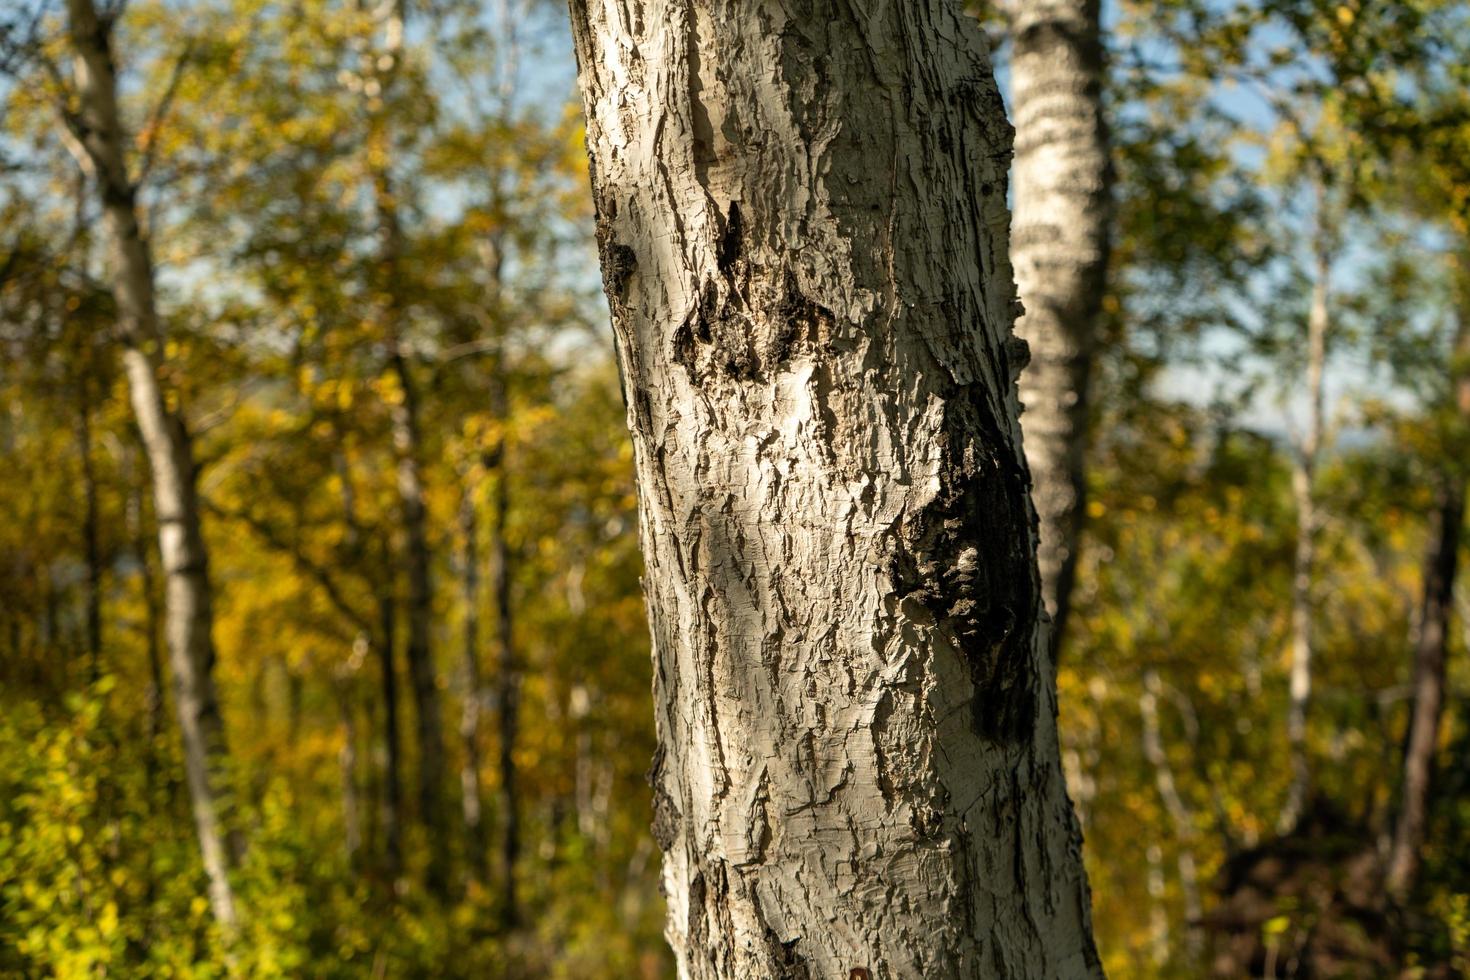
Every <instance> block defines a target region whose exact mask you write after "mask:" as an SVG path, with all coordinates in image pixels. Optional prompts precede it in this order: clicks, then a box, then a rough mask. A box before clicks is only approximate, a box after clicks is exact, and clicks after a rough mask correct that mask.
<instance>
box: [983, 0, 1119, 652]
mask: <svg viewBox="0 0 1470 980" xmlns="http://www.w3.org/2000/svg"><path fill="white" fill-rule="evenodd" d="M1100 6H1101V4H1100V3H1099V0H1020V2H1012V3H1010V4H1009V5H1008V10H1009V20H1010V33H1011V39H1012V56H1011V101H1012V103H1013V106H1014V109H1015V119H1016V166H1015V171H1014V175H1015V177H1014V179H1015V187H1014V200H1015V223H1014V229H1013V232H1012V235H1011V257H1012V261H1013V262H1014V263H1015V266H1016V282H1017V284H1018V286H1019V288H1020V293H1021V301H1022V303H1023V304H1024V305H1025V315H1024V316H1022V317H1021V318H1020V319H1019V320H1018V321H1017V322H1016V333H1017V334H1018V335H1019V336H1020V337H1021V338H1022V339H1024V340H1025V341H1026V342H1027V344H1029V345H1030V348H1031V364H1030V366H1029V367H1027V368H1026V369H1025V370H1024V371H1023V372H1022V373H1021V403H1022V404H1023V405H1024V406H1025V414H1024V415H1023V416H1022V419H1021V425H1022V429H1023V430H1024V431H1025V435H1026V459H1027V462H1028V463H1029V464H1030V467H1031V480H1032V491H1031V496H1032V499H1033V500H1034V501H1035V502H1036V510H1037V512H1038V514H1039V515H1040V518H1041V529H1040V544H1039V547H1038V558H1039V562H1040V565H1041V588H1042V595H1043V596H1044V598H1045V600H1046V607H1047V611H1048V612H1050V613H1051V616H1052V620H1053V623H1054V625H1053V628H1052V629H1053V633H1052V637H1053V640H1052V641H1053V644H1055V643H1056V642H1057V640H1058V639H1059V638H1060V636H1061V633H1062V628H1063V626H1064V624H1065V623H1066V617H1067V610H1068V605H1069V600H1070V597H1071V592H1072V582H1073V579H1074V577H1075V572H1076V564H1077V548H1078V542H1079V537H1080V534H1081V530H1082V523H1083V519H1084V517H1085V513H1086V512H1085V500H1084V491H1085V487H1086V485H1085V481H1084V476H1083V453H1084V449H1085V446H1086V439H1087V410H1088V403H1087V389H1088V377H1089V374H1090V373H1091V365H1092V356H1093V347H1094V340H1093V335H1094V333H1095V327H1096V322H1097V318H1098V313H1099V311H1100V310H1101V308H1102V298H1103V290H1104V288H1105V286H1106V282H1107V267H1108V252H1109V234H1110V225H1111V218H1112V184H1113V168H1112V161H1111V157H1110V154H1109V142H1108V127H1107V121H1106V118H1105V116H1104V113H1103V104H1102V90H1103V72H1104V49H1103V44H1102V35H1101V29H1100V26H1099V23H1098V17H1099V8H1100Z"/></svg>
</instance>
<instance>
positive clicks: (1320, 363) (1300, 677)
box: [1276, 185, 1332, 834]
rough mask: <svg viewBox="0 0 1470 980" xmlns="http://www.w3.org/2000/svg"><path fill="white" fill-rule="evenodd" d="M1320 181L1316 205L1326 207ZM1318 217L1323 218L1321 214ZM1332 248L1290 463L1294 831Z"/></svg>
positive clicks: (1318, 266)
mask: <svg viewBox="0 0 1470 980" xmlns="http://www.w3.org/2000/svg"><path fill="white" fill-rule="evenodd" d="M1324 198H1325V193H1324V192H1322V191H1321V189H1320V185H1319V192H1318V205H1317V206H1318V208H1319V210H1320V209H1321V208H1323V207H1325V204H1324ZM1318 220H1319V221H1324V222H1325V219H1322V218H1320V217H1319V219H1318ZM1331 274H1332V254H1331V249H1330V248H1329V247H1328V246H1327V244H1326V230H1325V228H1323V229H1319V231H1318V242H1317V244H1316V246H1315V268H1314V270H1313V279H1312V305H1311V309H1310V310H1309V311H1308V313H1307V378H1306V382H1307V431H1306V432H1304V433H1303V434H1302V438H1301V443H1300V445H1298V446H1297V451H1296V457H1295V459H1294V461H1293V464H1292V471H1291V490H1292V496H1293V498H1294V499H1295V501H1296V555H1295V559H1294V561H1293V564H1292V576H1291V675H1290V680H1289V684H1290V687H1289V695H1290V703H1289V705H1288V707H1287V715H1286V743H1287V755H1288V758H1289V760H1290V769H1291V783H1290V785H1289V786H1288V788H1287V792H1286V804H1285V805H1284V806H1283V807H1282V808H1281V815H1280V817H1279V818H1278V819H1277V826H1276V829H1277V831H1278V832H1279V833H1282V834H1287V833H1290V832H1291V830H1292V828H1294V827H1295V826H1296V823H1297V820H1299V819H1300V818H1301V815H1302V811H1303V810H1304V809H1305V807H1306V804H1307V795H1308V793H1309V792H1310V791H1311V781H1312V780H1311V775H1312V774H1311V766H1310V764H1309V762H1308V760H1307V710H1308V708H1309V706H1310V705H1311V700H1312V579H1313V576H1314V566H1315V565H1316V552H1317V498H1316V488H1315V487H1314V485H1313V484H1314V481H1315V479H1316V473H1317V456H1318V454H1319V453H1320V452H1321V450H1322V374H1323V370H1324V368H1325V367H1326V364H1327V328H1328V323H1329V309H1328V303H1329V292H1328V287H1329V280H1330V277H1331Z"/></svg>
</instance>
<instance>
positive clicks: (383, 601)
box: [374, 548, 403, 878]
mask: <svg viewBox="0 0 1470 980" xmlns="http://www.w3.org/2000/svg"><path fill="white" fill-rule="evenodd" d="M384 551H385V552H386V551H387V549H386V548H385V549H384ZM386 560H389V559H387V556H386V555H385V561H386ZM397 608H398V607H397V603H396V602H395V601H394V599H393V595H392V588H391V587H389V589H388V592H387V594H385V595H382V596H379V598H378V618H379V622H381V624H382V626H381V631H382V639H381V641H380V642H378V643H376V644H374V646H375V647H376V648H377V651H378V680H379V683H381V684H382V697H383V741H384V742H386V743H387V759H386V760H385V766H384V772H383V810H382V821H383V844H384V849H385V850H386V851H387V858H388V874H389V875H390V876H391V877H393V878H397V877H398V876H399V875H400V874H401V873H402V872H403V737H402V736H401V735H400V734H399V724H398V669H397V666H396V664H395V663H394V659H395V658H394V654H393V651H394V645H395V644H396V642H397V634H398V615H397Z"/></svg>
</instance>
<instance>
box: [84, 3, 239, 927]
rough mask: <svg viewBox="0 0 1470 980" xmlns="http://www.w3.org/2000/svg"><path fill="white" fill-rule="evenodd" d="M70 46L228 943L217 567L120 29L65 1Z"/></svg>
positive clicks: (202, 842) (188, 759)
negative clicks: (203, 515)
mask: <svg viewBox="0 0 1470 980" xmlns="http://www.w3.org/2000/svg"><path fill="white" fill-rule="evenodd" d="M67 11H68V15H69V20H70V34H71V42H72V45H73V47H74V48H75V51H76V54H77V59H78V73H77V74H78V85H79V88H80V114H79V115H76V116H73V115H70V114H68V117H67V123H68V125H69V127H70V129H71V131H72V133H73V135H74V136H75V137H76V140H77V142H79V143H80V144H81V145H82V147H83V149H84V150H85V153H86V156H87V160H88V162H89V163H90V167H91V169H92V171H93V173H94V176H95V180H96V183H97V190H98V197H99V199H100V201H101V205H102V212H103V220H104V229H105V235H106V239H107V243H108V248H109V251H110V252H111V256H112V264H113V285H112V292H113V297H114V299H115V300H116V302H117V307H118V327H119V334H120V337H121V339H122V345H123V350H122V361H123V368H124V371H125V373H126V375H127V379H128V388H129V393H130V395H131V400H132V405H133V413H134V415H135V417H136V419H137V423H138V428H139V430H140V431H141V433H142V436H143V442H144V445H145V447H146V449H147V452H148V462H149V466H150V468H151V472H152V480H153V500H154V512H155V514H156V516H157V521H158V543H159V552H160V554H161V556H162V560H163V572H164V578H165V600H164V628H165V632H166V634H167V637H168V650H169V666H170V667H171V668H172V670H173V675H174V697H175V706H176V708H177V711H178V718H179V727H180V730H181V732H182V735H183V747H184V768H185V773H186V775H187V778H188V783H189V793H190V797H191V800H192V802H193V811H194V824H195V829H196V831H197V833H198V837H199V847H200V851H201V853H202V856H203V862H204V870H205V874H206V875H207V877H208V880H209V900H210V905H211V908H212V910H213V912H214V916H215V918H216V920H217V921H218V922H219V924H220V927H221V929H223V930H224V931H225V932H226V933H227V934H230V933H233V932H234V930H235V925H236V913H235V899H234V893H233V891H232V890H231V887H230V880H229V874H228V872H229V868H230V866H231V864H232V863H233V862H234V860H235V859H236V858H237V857H238V853H237V852H238V850H239V841H238V838H232V837H231V836H230V835H229V834H228V833H227V831H226V825H227V816H228V809H229V807H228V796H227V795H226V793H225V792H224V784H225V778H224V772H223V770H224V769H225V763H226V758H227V753H226V747H225V738H224V725H223V723H222V721H221V718H220V712H219V700H218V697H217V696H216V694H215V687H214V657H215V652H214V643H213V639H212V638H211V635H210V632H211V629H212V627H213V614H212V612H211V601H212V596H211V592H210V582H209V556H208V553H207V551H206V549H205V545H204V535H203V533H202V531H201V528H200V518H199V505H198V499H197V496H196V487H195V476H196V472H195V465H194V453H193V446H192V442H191V439H190V436H189V432H188V429H187V428H186V427H185V424H184V419H183V417H182V414H181V413H180V412H179V411H178V410H177V409H176V408H175V409H170V407H169V400H170V399H169V396H168V395H166V394H165V392H164V389H163V381H162V377H163V373H164V372H163V360H162V359H163V350H162V348H163V339H162V333H161V330H160V328H159V322H158V311H157V307H156V306H155V302H154V283H153V260H152V256H151V255H150V254H149V246H148V243H147V241H146V240H145V239H144V238H143V235H142V231H141V230H140V228H139V226H138V215H137V206H136V200H135V198H136V188H135V186H134V185H133V183H132V180H131V178H130V177H129V175H128V171H127V164H126V158H125V147H126V146H127V144H128V137H127V135H126V134H125V133H123V131H122V125H121V121H120V118H119V114H118V107H117V79H116V76H115V74H114V66H113V61H112V54H111V50H110V47H109V44H110V37H109V35H110V33H111V22H110V21H104V20H103V19H102V18H100V17H99V16H98V14H97V11H96V9H95V8H94V7H93V5H92V0H67Z"/></svg>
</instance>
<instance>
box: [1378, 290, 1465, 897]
mask: <svg viewBox="0 0 1470 980" xmlns="http://www.w3.org/2000/svg"><path fill="white" fill-rule="evenodd" d="M1452 356H1453V358H1454V363H1453V366H1452V370H1453V372H1454V373H1453V382H1452V388H1451V391H1452V397H1453V399H1454V410H1455V413H1456V416H1457V417H1456V419H1455V423H1456V424H1457V425H1458V426H1460V427H1465V426H1470V296H1467V300H1466V308H1465V309H1464V310H1462V312H1461V315H1460V323H1459V327H1458V330H1457V332H1456V338H1455V349H1454V353H1453V355H1452ZM1450 445H1451V446H1456V445H1459V446H1463V445H1465V440H1464V439H1463V437H1462V438H1460V439H1456V440H1452V441H1451V442H1450ZM1463 466H1464V461H1463V459H1456V460H1451V461H1450V463H1449V466H1447V467H1446V469H1445V472H1443V473H1441V474H1440V477H1439V481H1440V482H1439V486H1438V488H1437V489H1436V499H1435V508H1434V514H1433V516H1432V518H1431V525H1430V532H1429V535H1430V536H1429V553H1428V554H1427V555H1426V556H1425V560H1424V598H1423V603H1422V605H1421V606H1420V616H1419V622H1420V625H1419V636H1418V642H1417V643H1416V644H1415V649H1414V679H1413V689H1414V703H1413V710H1412V712H1411V713H1410V717H1409V731H1408V736H1407V738H1406V739H1405V748H1404V775H1403V786H1402V788H1401V789H1400V794H1399V813H1398V820H1397V822H1396V824H1395V826H1394V834H1393V844H1392V846H1391V848H1390V850H1389V855H1388V861H1387V871H1386V874H1385V883H1386V886H1387V889H1388V893H1389V895H1391V896H1392V897H1393V898H1394V900H1395V901H1398V902H1400V903H1402V902H1404V901H1406V900H1407V899H1408V898H1409V896H1410V895H1411V893H1412V892H1413V889H1414V882H1415V879H1416V878H1417V876H1418V873H1419V861H1420V851H1421V850H1422V849H1423V847H1424V836H1425V831H1426V829H1427V827H1428V824H1429V805H1430V788H1431V784H1432V782H1433V779H1434V756H1435V753H1436V751H1437V750H1438V748H1439V730H1440V722H1441V718H1442V716H1443V713H1444V697H1445V647H1446V645H1447V642H1448V639H1449V630H1450V618H1451V616H1452V615H1453V613H1454V602H1455V572H1456V565H1457V561H1458V558H1459V554H1460V536H1461V531H1462V529H1463V528H1464V524H1465V475H1464V471H1463Z"/></svg>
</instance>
